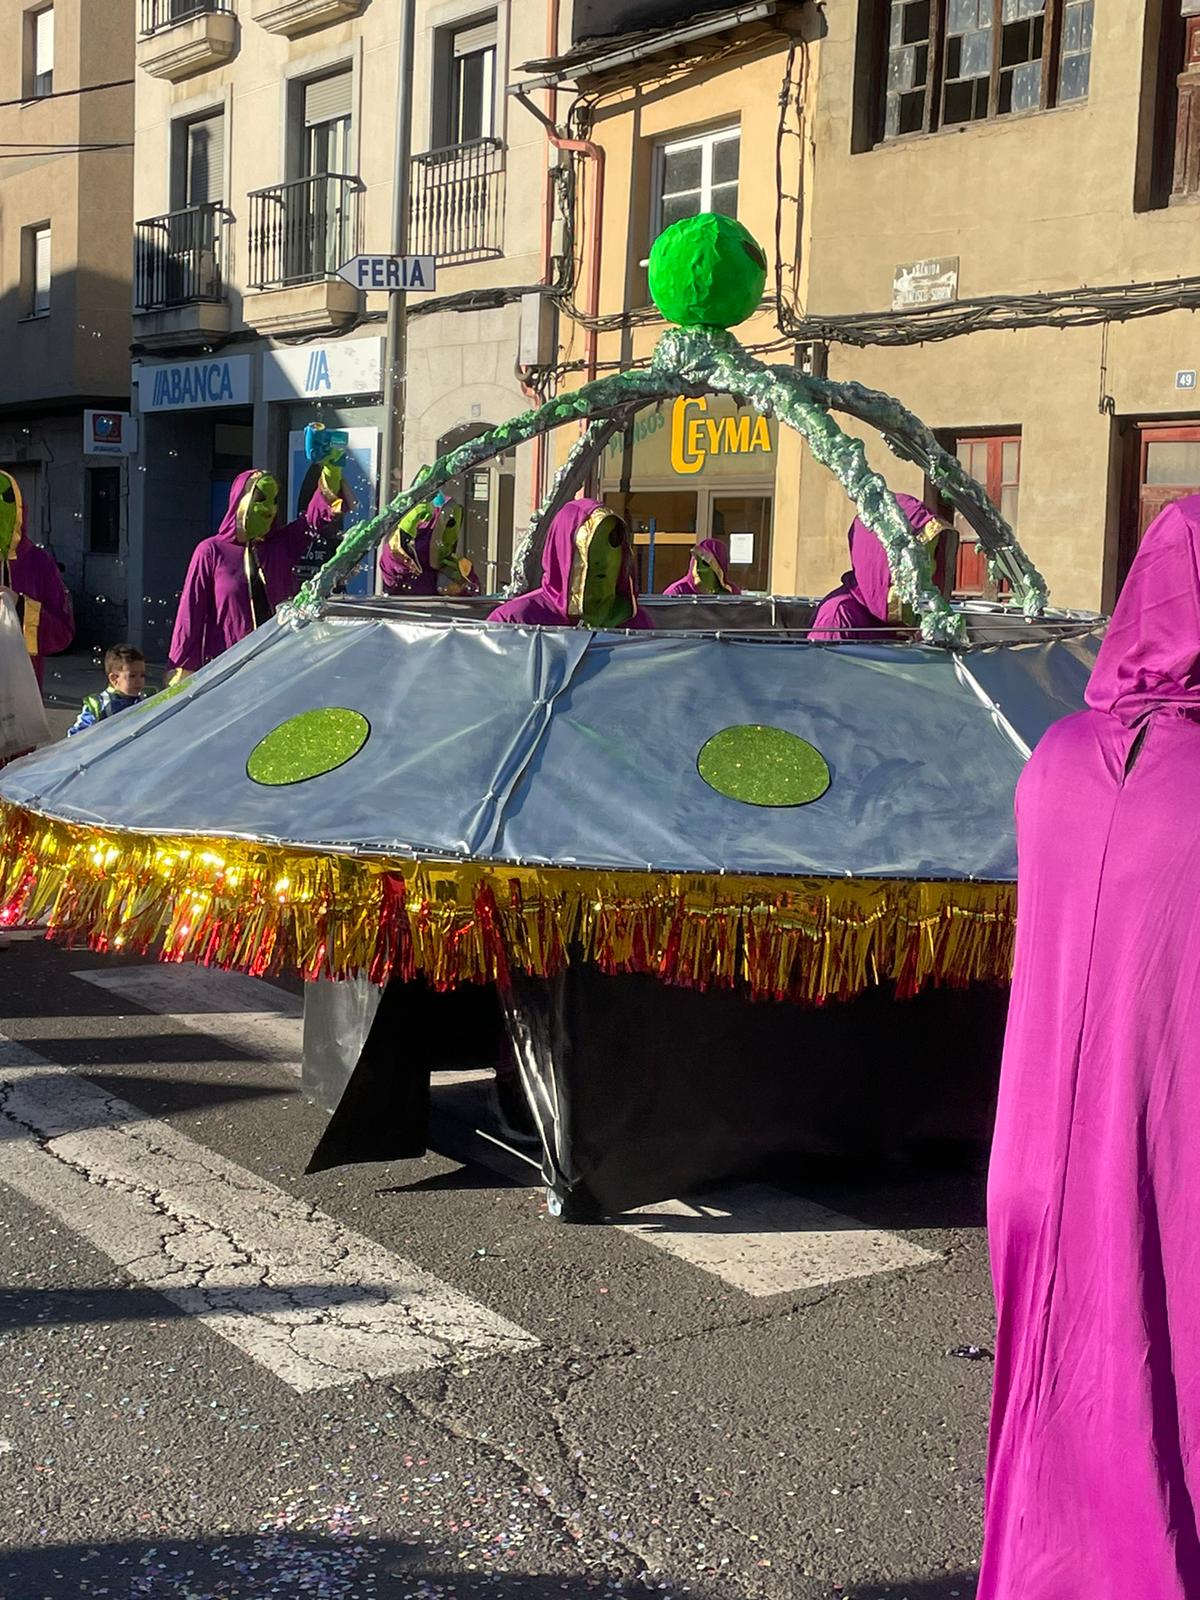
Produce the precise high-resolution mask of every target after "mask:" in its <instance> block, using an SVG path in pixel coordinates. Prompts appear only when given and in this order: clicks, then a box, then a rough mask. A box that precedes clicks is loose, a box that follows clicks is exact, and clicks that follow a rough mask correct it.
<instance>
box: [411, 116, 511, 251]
mask: <svg viewBox="0 0 1200 1600" xmlns="http://www.w3.org/2000/svg"><path fill="white" fill-rule="evenodd" d="M409 249H410V250H411V251H412V253H413V255H426V256H436V257H437V259H438V261H439V263H441V264H450V263H455V262H466V261H486V260H489V259H490V258H492V257H494V256H499V255H502V254H503V253H504V146H503V145H502V144H501V142H500V140H499V139H475V140H473V141H472V142H471V143H470V144H456V145H449V146H447V147H446V148H445V149H442V150H426V151H425V152H424V154H422V155H419V156H414V157H413V166H412V211H411V216H410V223H409Z"/></svg>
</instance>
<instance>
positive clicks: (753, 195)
mask: <svg viewBox="0 0 1200 1600" xmlns="http://www.w3.org/2000/svg"><path fill="white" fill-rule="evenodd" d="M555 70H556V73H557V75H558V82H559V88H560V94H562V93H567V92H571V91H573V92H574V94H575V95H577V96H578V105H579V107H580V110H581V120H582V123H583V125H584V126H585V127H586V131H587V134H588V137H590V138H591V139H592V140H594V141H595V142H596V143H597V144H599V145H600V146H601V147H602V148H603V151H604V156H605V174H604V183H605V190H604V226H605V233H604V248H603V265H602V272H601V288H600V294H599V300H598V309H599V319H598V322H597V321H596V320H594V319H589V318H588V317H587V316H586V314H585V313H586V308H584V307H580V306H579V304H578V296H577V304H576V316H575V318H574V320H573V321H571V322H566V323H564V330H565V331H564V338H563V343H562V349H561V353H560V359H561V360H562V362H563V364H564V367H565V369H566V373H567V379H566V381H567V382H568V383H573V382H578V381H579V379H580V377H581V376H582V375H584V374H585V373H586V370H587V366H586V359H585V357H586V348H587V329H588V327H589V326H593V327H595V326H598V327H599V330H600V331H599V334H598V346H599V356H600V362H601V365H602V366H603V365H604V364H606V363H621V364H628V363H629V362H630V361H641V360H644V359H645V358H646V357H647V356H648V354H649V352H650V350H651V348H652V347H653V344H654V342H655V340H656V338H657V337H658V336H659V335H660V333H661V331H662V323H661V321H659V320H658V319H656V318H655V317H654V315H653V313H652V311H649V310H647V309H646V305H647V300H648V295H647V291H646V279H645V271H644V266H643V265H642V263H643V262H644V260H645V257H646V255H647V253H648V250H649V245H650V243H651V241H652V239H653V238H654V236H655V235H656V233H657V232H658V231H659V229H660V228H661V227H662V226H664V225H666V224H667V223H668V222H669V221H671V220H674V219H675V217H677V216H679V215H684V214H687V213H688V212H689V211H698V210H702V209H717V210H729V211H732V212H734V213H735V214H736V215H737V216H738V218H739V219H740V220H741V221H742V222H743V223H745V224H746V226H747V227H748V228H749V229H750V231H751V232H752V233H753V234H754V235H755V236H756V238H758V239H759V241H760V242H761V243H762V245H763V246H764V249H765V250H766V252H767V255H768V258H769V260H770V262H771V265H772V269H773V272H774V270H775V269H777V270H778V279H777V281H776V280H775V279H774V278H773V276H769V277H768V284H767V295H766V298H765V299H764V303H763V306H762V308H761V311H760V315H759V316H757V317H756V318H754V319H752V320H751V321H750V322H748V323H746V324H745V325H743V326H742V327H741V328H739V329H738V330H737V331H738V335H739V337H740V338H741V339H742V341H743V342H744V343H745V344H747V345H749V346H750V347H752V348H754V347H756V346H757V347H759V348H760V349H762V350H763V351H764V353H765V354H766V356H767V358H768V359H771V360H775V361H785V362H789V361H795V362H797V363H798V364H800V365H801V366H802V367H804V368H805V369H807V370H812V369H815V370H817V371H827V372H828V375H829V376H830V377H831V378H835V379H856V380H858V381H860V382H862V383H864V384H866V385H868V386H870V387H872V388H877V389H881V390H883V391H885V392H888V393H892V394H895V395H897V396H898V397H899V398H900V399H901V400H902V401H904V402H905V403H906V404H907V405H908V406H909V407H910V409H912V410H913V411H915V412H916V413H917V414H918V415H919V416H920V417H921V418H922V419H923V420H924V421H925V422H927V423H928V424H929V425H930V426H932V427H933V428H934V429H935V430H937V432H938V434H939V437H940V439H941V441H942V443H943V444H944V445H945V446H946V447H947V448H949V449H950V450H952V451H954V452H955V453H956V454H958V455H959V456H960V458H961V459H962V460H963V461H964V462H965V463H966V464H967V466H968V468H969V470H971V471H972V472H973V473H974V474H975V475H976V476H977V477H978V478H979V479H980V480H981V481H982V482H983V483H984V484H985V486H986V487H987V489H988V490H989V492H990V493H991V495H992V497H993V498H994V499H995V500H996V502H997V503H998V504H999V505H1000V506H1001V508H1002V510H1003V511H1004V512H1005V514H1006V516H1008V517H1009V518H1010V520H1011V521H1012V522H1013V523H1014V525H1015V526H1016V528H1017V531H1018V534H1019V536H1020V537H1021V539H1022V541H1023V542H1024V544H1025V545H1026V547H1027V549H1028V550H1029V551H1030V554H1031V555H1032V557H1033V558H1034V560H1035V561H1036V562H1037V563H1038V564H1039V565H1040V566H1041V567H1042V568H1043V570H1044V571H1045V573H1046V575H1047V578H1048V579H1049V582H1050V585H1051V590H1052V594H1053V597H1054V599H1055V600H1056V601H1057V602H1058V603H1060V604H1062V605H1065V606H1069V607H1098V606H1101V605H1106V606H1107V605H1110V604H1111V603H1112V600H1113V598H1114V596H1115V594H1116V593H1117V590H1118V588H1119V585H1120V582H1121V580H1122V578H1123V575H1124V573H1125V571H1127V569H1128V564H1129V561H1130V560H1131V559H1132V555H1133V553H1134V551H1135V549H1136V545H1137V541H1138V538H1139V536H1140V533H1141V532H1142V531H1144V528H1145V526H1146V523H1147V521H1148V520H1149V519H1150V517H1152V516H1153V515H1154V513H1155V511H1156V510H1157V509H1158V508H1159V507H1160V506H1161V505H1162V504H1163V503H1164V501H1165V500H1167V499H1170V498H1174V497H1177V496H1178V495H1180V494H1183V493H1187V492H1191V491H1194V490H1196V489H1200V389H1197V387H1196V385H1197V369H1200V322H1198V321H1197V320H1196V317H1195V315H1194V312H1193V311H1192V310H1191V309H1187V308H1189V307H1191V306H1194V305H1197V304H1200V209H1198V205H1197V202H1198V201H1200V3H1198V0H857V3H852V4H850V5H848V6H845V7H833V8H829V7H825V8H820V9H818V8H816V7H814V6H804V7H796V8H788V7H785V6H783V5H776V4H770V3H767V4H762V5H758V6H750V5H743V6H736V7H731V8H729V9H728V10H726V11H723V12H719V11H713V12H705V13H702V14H700V15H699V16H697V17H695V18H694V19H693V20H692V21H691V22H690V23H689V24H687V25H681V24H680V23H679V22H676V23H675V24H674V25H673V26H671V27H664V28H663V29H661V30H659V31H658V32H657V33H654V32H653V31H652V32H650V33H649V34H647V32H646V31H645V30H644V29H642V30H637V31H631V32H630V33H629V34H628V35H627V36H626V37H624V38H614V39H612V40H610V41H608V42H607V44H606V48H605V49H604V50H594V49H593V50H588V51H584V52H580V51H576V52H574V53H573V54H572V55H568V56H567V57H565V58H563V59H561V60H560V61H559V62H558V63H556V64H555ZM579 216H580V220H581V223H582V222H584V221H585V220H586V217H585V212H584V210H583V206H582V204H581V205H580V207H579ZM777 284H778V289H779V293H778V295H777V296H776V294H775V290H776V286H777ZM1131 308H1132V309H1134V310H1136V312H1137V315H1136V317H1130V316H1128V313H1129V311H1130V309H1131ZM1176 308H1177V309H1176ZM981 324H982V326H981ZM993 324H994V325H995V326H994V330H993V328H992V325H993ZM972 329H977V330H978V331H971V330H972ZM711 409H712V410H713V411H714V412H719V411H720V410H721V408H720V407H712V408H711ZM725 409H728V408H725ZM694 410H695V407H694V403H692V402H688V401H684V402H680V403H678V404H677V405H676V406H675V407H674V408H665V409H664V412H663V413H662V414H661V415H657V414H654V413H648V414H645V415H644V416H643V417H642V418H641V419H640V420H639V422H638V424H637V425H636V427H635V429H634V430H633V432H632V434H631V436H630V438H629V439H627V440H626V441H624V443H623V444H622V445H615V446H613V447H612V448H611V449H610V451H609V454H608V458H607V459H606V462H605V466H604V469H603V471H602V474H601V482H602V485H603V487H604V489H605V493H606V495H607V496H609V497H610V498H612V499H613V500H614V503H616V504H620V505H622V506H623V507H624V508H625V509H626V510H627V511H628V513H629V515H630V517H631V519H632V520H633V522H634V524H635V527H636V528H637V529H638V530H639V532H638V537H639V538H640V539H641V541H642V543H643V544H645V543H646V542H647V526H648V524H650V523H653V524H654V525H655V528H656V533H655V543H656V544H657V545H659V546H660V549H659V551H658V558H657V560H656V563H655V572H654V584H653V586H654V587H655V588H661V587H663V586H664V585H665V583H666V582H669V581H670V580H671V578H673V577H674V576H677V575H678V569H679V566H680V563H681V562H682V561H683V559H685V557H684V554H683V552H684V551H685V550H686V546H687V544H688V543H689V541H690V537H691V536H692V535H696V536H704V535H710V534H719V535H723V536H725V537H730V536H731V535H737V534H741V537H740V538H739V539H736V541H735V551H736V557H737V559H735V562H734V576H735V577H737V578H738V579H739V581H741V582H742V583H743V586H744V587H747V588H756V589H758V588H762V589H765V588H772V589H774V590H775V591H776V592H781V593H791V592H798V593H807V594H821V593H823V592H824V591H826V590H827V589H828V588H829V587H830V586H831V584H832V583H834V582H835V581H836V579H837V577H838V576H839V574H840V572H841V571H842V569H843V568H844V566H845V565H846V545H845V535H846V530H847V526H848V523H849V521H850V518H851V515H852V509H851V507H850V505H849V502H848V501H847V498H846V496H845V494H844V493H843V491H842V490H841V488H840V487H839V486H838V484H837V483H836V482H835V481H834V480H833V479H832V478H831V477H830V475H829V474H828V473H826V472H825V471H824V470H823V469H821V468H819V467H816V466H815V465H814V464H813V463H811V462H810V461H809V460H808V459H807V458H806V457H805V455H804V453H803V451H802V450H801V448H800V447H799V446H798V445H797V443H796V441H795V440H794V439H793V438H791V437H789V436H788V435H786V434H785V435H784V436H783V437H782V438H780V439H779V440H778V441H775V440H774V437H773V436H772V441H771V449H770V450H769V451H767V450H759V451H757V452H749V451H747V450H746V449H745V448H744V444H742V441H744V440H745V438H746V437H747V436H746V434H745V432H744V429H743V430H742V431H741V432H739V429H738V427H737V426H736V425H735V424H736V419H729V418H724V419H723V418H722V417H720V416H718V415H713V416H711V417H705V418H699V419H698V418H697V416H696V415H694V414H693V413H694ZM847 425H848V426H849V427H850V428H851V431H854V427H853V424H847ZM689 428H690V429H691V433H690V435H689V432H688V430H689ZM689 437H690V438H692V439H693V440H697V441H699V443H700V444H701V445H704V444H705V443H709V444H710V448H709V450H708V454H707V458H706V460H705V461H704V462H703V464H701V465H699V466H698V465H697V462H696V452H695V451H694V450H692V451H689V449H688V448H686V444H687V440H688V438H689ZM673 441H674V443H675V446H676V448H674V449H673V448H672V442H673ZM680 441H683V446H684V447H682V448H681V447H680ZM739 446H740V448H739ZM869 453H870V457H871V460H872V462H873V464H875V465H876V466H877V467H878V468H879V469H880V470H881V471H883V472H884V473H885V474H886V476H887V477H888V479H889V481H890V482H891V484H892V486H893V487H894V488H896V489H898V490H907V491H910V492H913V493H917V494H922V495H926V496H927V497H929V496H932V494H933V490H932V487H931V486H930V485H928V484H927V483H926V482H925V481H924V480H923V478H922V475H921V472H920V470H919V469H917V468H915V467H912V466H909V465H906V464H903V463H900V462H898V461H897V460H896V459H895V458H894V457H892V456H891V455H890V454H889V453H888V451H887V450H886V448H884V447H883V446H882V445H880V444H879V442H878V441H871V442H869ZM768 498H769V505H768V504H766V501H767V500H768ZM768 521H769V528H768V526H767V523H768ZM964 532H966V533H969V530H964ZM642 566H643V572H642V576H643V580H644V581H645V580H646V579H647V577H648V573H647V571H646V562H645V560H643V563H642ZM958 586H959V589H960V591H961V592H963V593H965V594H976V593H986V592H990V591H989V589H988V585H987V581H986V574H985V572H984V564H983V562H982V561H981V559H980V558H979V555H978V552H977V550H976V549H975V548H974V546H973V545H971V544H970V542H969V540H964V546H963V549H962V552H961V555H960V561H959V572H958Z"/></svg>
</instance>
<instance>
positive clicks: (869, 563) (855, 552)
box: [808, 494, 949, 644]
mask: <svg viewBox="0 0 1200 1600" xmlns="http://www.w3.org/2000/svg"><path fill="white" fill-rule="evenodd" d="M896 501H897V504H898V505H899V507H900V509H901V511H903V513H904V515H905V517H906V518H907V519H908V525H909V527H910V528H911V529H912V531H913V532H914V533H915V534H917V535H918V536H919V537H920V538H921V540H922V542H924V543H929V544H933V543H934V542H935V541H936V543H937V550H936V552H935V556H934V569H935V570H934V581H935V583H936V584H937V586H938V588H939V589H942V590H943V592H945V589H946V586H947V585H946V572H947V568H948V567H949V561H948V559H947V553H946V545H947V542H948V541H947V539H946V538H945V535H946V534H947V533H948V532H949V530H948V529H947V526H946V524H945V523H944V522H941V521H939V519H938V518H937V517H935V516H934V514H933V512H932V511H930V509H929V507H928V506H926V505H922V504H921V502H920V501H919V500H917V499H916V498H915V497H914V496H913V495H911V494H898V495H897V496H896ZM903 626H904V617H903V615H902V607H901V602H900V597H899V595H898V594H897V593H896V590H895V587H894V586H893V584H892V570H891V568H890V567H889V566H888V558H887V552H886V551H885V550H884V548H883V545H882V544H881V543H880V541H879V539H878V538H877V537H876V535H875V534H873V533H872V532H871V530H870V528H868V527H867V525H866V523H865V522H864V521H863V520H862V518H861V517H855V519H854V521H853V522H852V523H851V524H850V571H849V572H847V573H844V574H843V576H842V581H841V583H840V584H839V585H838V587H837V588H836V589H834V590H833V591H832V593H830V594H827V595H826V596H825V598H824V600H822V601H821V604H820V606H819V607H818V609H817V614H816V616H815V617H814V618H813V621H812V627H811V628H810V629H809V633H808V637H809V639H810V640H811V641H813V642H821V643H825V644H837V643H838V642H839V640H846V639H853V638H854V637H855V636H856V635H857V634H859V633H870V634H873V635H874V636H875V637H878V636H879V630H880V629H881V628H886V629H889V630H891V631H893V632H895V631H896V630H897V629H899V628H901V627H903Z"/></svg>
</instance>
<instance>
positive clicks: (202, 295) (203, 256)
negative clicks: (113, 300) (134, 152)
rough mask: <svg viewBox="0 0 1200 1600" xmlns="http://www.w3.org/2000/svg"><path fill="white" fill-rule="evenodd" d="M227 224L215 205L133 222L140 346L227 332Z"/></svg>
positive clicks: (221, 208)
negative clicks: (141, 344)
mask: <svg viewBox="0 0 1200 1600" xmlns="http://www.w3.org/2000/svg"><path fill="white" fill-rule="evenodd" d="M230 221H231V218H230V215H229V212H228V211H226V209H225V207H224V205H223V204H221V202H220V201H214V202H212V203H210V204H205V205H197V206H187V207H185V208H184V209H183V210H181V211H168V212H165V213H164V214H163V215H162V216H160V217H146V218H144V219H143V220H142V221H141V222H136V223H134V227H133V243H134V250H133V310H134V316H135V318H136V319H137V325H138V334H139V338H140V339H142V341H143V342H146V341H147V339H149V341H150V342H151V343H174V344H180V345H186V344H188V343H192V342H196V341H200V340H203V339H207V338H211V337H212V336H213V335H214V334H220V333H224V332H227V331H228V329H229V319H230V312H229V304H228V297H227V294H226V286H225V256H226V238H227V234H228V230H229V224H230Z"/></svg>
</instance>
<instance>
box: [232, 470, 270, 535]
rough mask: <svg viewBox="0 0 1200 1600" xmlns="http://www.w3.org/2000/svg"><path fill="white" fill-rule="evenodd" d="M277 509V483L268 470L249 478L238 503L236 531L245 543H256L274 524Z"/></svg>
mask: <svg viewBox="0 0 1200 1600" xmlns="http://www.w3.org/2000/svg"><path fill="white" fill-rule="evenodd" d="M278 510H279V485H278V483H276V481H275V479H274V478H273V477H272V476H271V474H270V473H269V472H260V473H259V474H258V476H257V477H256V478H253V479H251V481H250V483H249V484H248V485H247V488H246V492H245V494H244V495H243V496H242V498H241V500H240V502H239V503H238V509H237V525H238V533H239V534H240V535H241V538H242V540H243V542H244V543H245V544H257V542H258V541H259V540H260V539H265V538H266V536H267V535H268V534H269V533H270V531H271V529H272V528H273V527H274V526H275V516H276V513H277V512H278Z"/></svg>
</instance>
